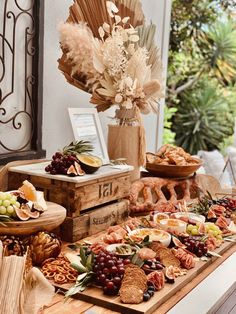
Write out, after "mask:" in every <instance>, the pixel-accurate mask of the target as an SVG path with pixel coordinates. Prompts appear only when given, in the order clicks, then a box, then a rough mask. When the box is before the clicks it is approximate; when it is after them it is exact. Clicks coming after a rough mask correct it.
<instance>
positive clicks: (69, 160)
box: [45, 152, 78, 174]
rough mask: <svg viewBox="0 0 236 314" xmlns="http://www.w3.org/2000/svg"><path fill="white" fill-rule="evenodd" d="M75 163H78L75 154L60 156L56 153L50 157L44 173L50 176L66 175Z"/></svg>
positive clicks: (60, 154)
mask: <svg viewBox="0 0 236 314" xmlns="http://www.w3.org/2000/svg"><path fill="white" fill-rule="evenodd" d="M75 162H78V159H77V158H76V155H75V154H62V153H60V152H56V153H55V154H54V155H53V156H52V161H51V163H50V164H49V165H48V166H46V168H45V171H46V172H49V173H50V174H67V171H68V169H69V168H70V166H72V165H74V164H75Z"/></svg>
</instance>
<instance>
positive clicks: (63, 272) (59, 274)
mask: <svg viewBox="0 0 236 314" xmlns="http://www.w3.org/2000/svg"><path fill="white" fill-rule="evenodd" d="M41 271H42V273H43V274H44V276H45V277H46V278H47V279H49V280H53V281H54V282H55V283H57V284H64V283H68V282H75V281H76V279H77V276H78V272H77V270H75V269H74V268H73V267H71V266H70V262H69V261H68V260H66V259H65V258H64V257H58V258H51V259H47V260H46V261H44V263H43V266H42V268H41Z"/></svg>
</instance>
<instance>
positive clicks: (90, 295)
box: [54, 237, 236, 314]
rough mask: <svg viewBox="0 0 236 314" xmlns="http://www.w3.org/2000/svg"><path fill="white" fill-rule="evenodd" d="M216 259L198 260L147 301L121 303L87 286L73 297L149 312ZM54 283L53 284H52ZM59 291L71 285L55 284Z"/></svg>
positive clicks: (134, 313)
mask: <svg viewBox="0 0 236 314" xmlns="http://www.w3.org/2000/svg"><path fill="white" fill-rule="evenodd" d="M235 239H236V237H235ZM234 244H235V243H234V242H225V243H223V244H222V245H221V247H220V248H218V249H217V250H216V252H217V253H218V254H221V255H222V254H223V253H224V252H226V251H227V250H229V249H230V248H231V247H232V246H233V245H234ZM215 260H216V257H212V258H211V259H209V260H208V261H201V260H199V261H198V262H197V263H196V266H195V267H194V268H193V269H190V270H188V273H187V275H185V276H181V277H178V278H176V280H175V283H174V284H168V283H166V284H165V287H164V288H163V289H162V290H160V291H158V292H155V294H154V296H153V297H152V298H151V299H150V300H149V301H148V302H142V303H140V304H137V305H136V304H123V303H121V302H120V298H119V296H114V297H111V296H106V295H104V294H103V291H102V289H99V288H96V287H89V288H87V289H86V290H85V291H84V292H81V293H78V294H76V295H75V296H74V297H75V298H77V299H79V300H82V301H84V302H88V303H92V304H94V305H98V306H101V307H104V308H107V309H111V310H113V311H116V312H119V313H124V314H150V313H153V312H154V311H155V310H156V309H157V308H159V307H160V306H161V305H162V304H163V303H165V302H166V301H167V300H169V299H170V298H171V297H172V296H174V295H175V294H176V293H177V292H178V291H179V290H180V289H182V288H184V287H185V286H186V285H187V284H188V283H190V282H191V281H192V280H193V279H194V278H196V277H197V276H198V275H199V274H201V273H202V272H203V271H204V270H207V268H208V267H209V266H210V265H211V264H212V262H213V261H215ZM54 285H55V284H54ZM55 287H57V288H59V289H60V290H61V291H67V290H68V289H69V288H70V287H71V285H68V284H64V285H55Z"/></svg>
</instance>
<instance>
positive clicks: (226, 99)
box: [164, 0, 236, 154]
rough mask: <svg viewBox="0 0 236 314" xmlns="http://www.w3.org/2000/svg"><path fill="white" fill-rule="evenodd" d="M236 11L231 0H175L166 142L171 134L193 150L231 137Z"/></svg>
mask: <svg viewBox="0 0 236 314" xmlns="http://www.w3.org/2000/svg"><path fill="white" fill-rule="evenodd" d="M235 12H236V1H235V0H232V1H222V0H221V1H220V0H203V1H198V0H188V1H187V0H173V3H172V20H171V34H170V54H169V68H168V82H167V88H168V89H167V99H166V104H167V107H168V109H167V110H166V112H167V116H166V121H165V124H166V125H167V126H168V130H167V133H166V132H165V138H164V141H165V143H167V142H173V139H174V138H175V142H176V144H177V145H181V146H183V147H184V148H185V149H186V150H187V151H189V152H190V153H192V154H195V153H197V152H198V150H200V149H204V150H213V149H216V148H219V149H220V148H222V146H223V145H224V143H227V145H228V144H229V143H230V141H229V139H231V138H232V134H233V126H234V116H236V20H235V19H234V15H233V14H234V13H235ZM170 108H172V109H173V108H175V109H174V111H170ZM172 109H171V110H172ZM169 112H171V114H169ZM170 116H171V117H170ZM170 120H171V121H170ZM168 122H171V123H172V124H171V126H170V125H168ZM170 127H171V130H170ZM173 132H174V133H175V134H173Z"/></svg>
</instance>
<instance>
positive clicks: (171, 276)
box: [165, 265, 175, 283]
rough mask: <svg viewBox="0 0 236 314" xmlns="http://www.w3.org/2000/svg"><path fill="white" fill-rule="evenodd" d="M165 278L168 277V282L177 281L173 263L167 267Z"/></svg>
mask: <svg viewBox="0 0 236 314" xmlns="http://www.w3.org/2000/svg"><path fill="white" fill-rule="evenodd" d="M165 278H166V282H168V283H174V282H175V273H174V267H173V266H172V265H170V266H168V267H166V268H165Z"/></svg>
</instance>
